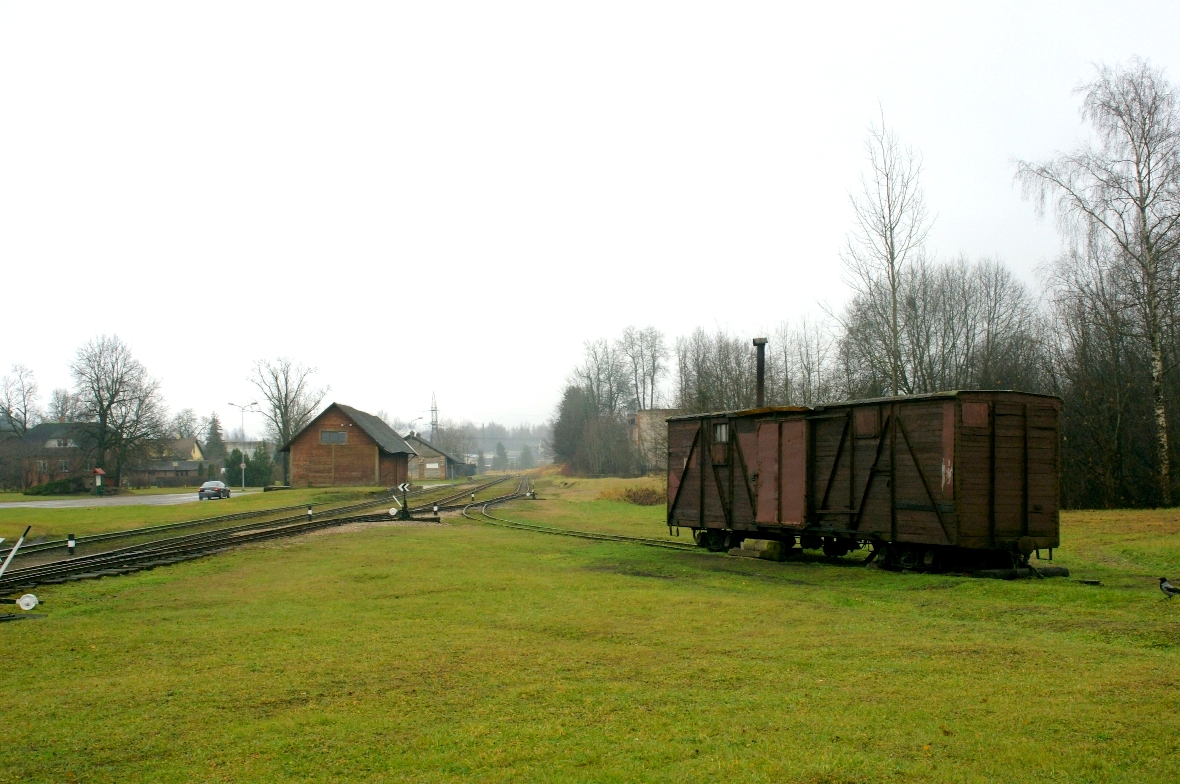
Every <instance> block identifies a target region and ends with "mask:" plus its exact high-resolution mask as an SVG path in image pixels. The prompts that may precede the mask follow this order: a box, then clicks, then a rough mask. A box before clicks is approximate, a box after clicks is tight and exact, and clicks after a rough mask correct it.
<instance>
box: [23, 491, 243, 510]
mask: <svg viewBox="0 0 1180 784" xmlns="http://www.w3.org/2000/svg"><path fill="white" fill-rule="evenodd" d="M236 495H240V493H236ZM197 500H198V499H197V493H196V491H195V490H194V491H191V492H188V493H167V494H161V495H112V496H107V497H105V498H89V497H88V498H61V499H57V500H53V501H6V502H4V503H0V509H84V508H86V507H94V506H175V505H176V504H191V503H195V502H196V501H197ZM210 503H213V502H210Z"/></svg>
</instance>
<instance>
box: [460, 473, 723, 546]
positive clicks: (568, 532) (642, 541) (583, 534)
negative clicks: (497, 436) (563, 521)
mask: <svg viewBox="0 0 1180 784" xmlns="http://www.w3.org/2000/svg"><path fill="white" fill-rule="evenodd" d="M521 487H525V488H526V489H525V490H523V491H522V490H521ZM531 491H532V488H531V487H530V486H529V485H528V479H525V480H522V482H521V485H520V486H518V487H517V492H515V493H512V494H510V495H505V496H501V497H499V498H493V499H491V500H490V501H486V502H484V503H483V504H482V505H480V504H468V505H467V506H466V507H464V508H463V516H464V517H466V518H467V519H468V520H473V521H475V522H483V523H487V524H488V525H494V526H498V527H500V528H515V529H517V530H521V531H532V532H534V533H539V534H553V535H556V536H573V537H577V538H579V539H593V540H597V541H602V542H621V543H624V544H638V545H643V546H644V547H661V548H663V549H665V550H685V551H692V552H696V553H704V552H706V551H705V550H703V549H701V548H700V547H697V546H696V545H693V544H686V543H681V542H669V541H667V540H665V539H651V538H648V537H644V536H627V535H625V534H607V533H601V532H599V531H578V530H575V529H572V528H558V527H555V526H550V525H538V524H536V523H522V522H520V521H518V520H509V519H507V518H504V517H497V516H495V515H492V514H489V513H488V508H489V507H492V506H496V505H498V504H502V503H504V502H506V501H511V500H514V499H517V498H524V497H526V496H527V495H528V493H530V492H531ZM472 506H480V510H479V514H481V515H483V516H484V517H485V518H487V519H485V520H478V519H477V518H475V517H472V516H471V515H469V514H468V513H467V510H468V509H470V508H471V507H472Z"/></svg>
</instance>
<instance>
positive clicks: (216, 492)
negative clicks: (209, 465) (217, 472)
mask: <svg viewBox="0 0 1180 784" xmlns="http://www.w3.org/2000/svg"><path fill="white" fill-rule="evenodd" d="M206 498H229V487H227V486H226V484H225V482H206V483H205V484H203V485H201V489H200V490H198V491H197V499H198V500H200V501H204V500H205V499H206Z"/></svg>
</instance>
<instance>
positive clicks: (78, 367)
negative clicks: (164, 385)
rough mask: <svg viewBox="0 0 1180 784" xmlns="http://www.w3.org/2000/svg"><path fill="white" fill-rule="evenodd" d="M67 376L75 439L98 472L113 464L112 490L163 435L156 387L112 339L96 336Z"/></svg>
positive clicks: (163, 419)
mask: <svg viewBox="0 0 1180 784" xmlns="http://www.w3.org/2000/svg"><path fill="white" fill-rule="evenodd" d="M70 372H71V374H72V375H73V377H74V383H75V385H76V394H77V397H78V401H79V404H80V406H81V417H80V418H81V419H83V420H84V424H80V425H78V428H77V432H78V435H79V438H80V440H81V441H82V443H83V445H84V446H85V447H87V448H89V449H90V450H91V451H92V452H93V454H94V461H95V464H96V465H97V466H98V467H100V468H104V469H105V468H106V467H107V466H108V464H109V461H113V463H114V466H113V475H114V483H115V484H116V485H118V484H119V480H120V478H121V476H122V471H123V468H125V467H126V466H127V465H129V464H131V463H133V462H134V461H136V460H138V459H140V458H142V457H143V456H144V455H146V454H147V452H148V450H149V448H150V446H151V444H152V443H153V442H154V441H156V440H157V439H159V438H161V437H162V436H163V435H164V432H165V430H166V424H165V423H166V412H165V409H164V404H163V398H162V396H161V394H160V383H159V382H158V381H156V380H155V379H154V378H152V377H151V376H149V375H148V373H147V370H146V369H145V368H144V366H143V365H142V364H141V363H140V362H139V360H137V359H135V358H134V357H133V356H131V349H130V347H128V346H127V344H126V343H124V342H123V341H122V340H120V339H119V337H118V336H117V335H112V336H110V337H107V336H106V335H100V336H99V337H97V338H95V339H93V340H91V341H89V342H87V343H86V344H85V345H83V346H82V347H81V348H79V349H78V352H77V354H76V355H75V357H74V361H73V362H72V363H70Z"/></svg>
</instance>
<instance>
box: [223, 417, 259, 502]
mask: <svg viewBox="0 0 1180 784" xmlns="http://www.w3.org/2000/svg"><path fill="white" fill-rule="evenodd" d="M230 405H231V406H233V407H234V408H236V409H237V410H238V411H240V412H241V414H242V449H241V452H242V460H241V469H242V492H245V491H246V412H247V411H250V412H252V413H257V412H258V404H257V403H255V402H250V403H247V404H246V405H244V406H242V405H238V404H237V403H230Z"/></svg>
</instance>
